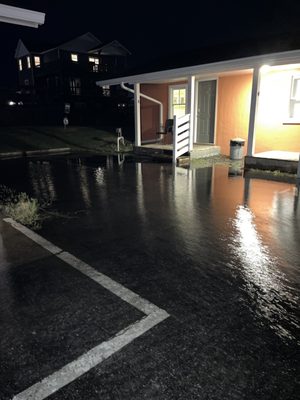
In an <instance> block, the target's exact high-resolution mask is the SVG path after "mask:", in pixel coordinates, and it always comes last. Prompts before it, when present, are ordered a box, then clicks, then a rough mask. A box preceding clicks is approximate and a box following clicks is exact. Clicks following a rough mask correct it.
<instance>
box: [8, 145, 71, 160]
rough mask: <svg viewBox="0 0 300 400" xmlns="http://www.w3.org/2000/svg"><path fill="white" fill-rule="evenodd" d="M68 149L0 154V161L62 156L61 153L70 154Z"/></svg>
mask: <svg viewBox="0 0 300 400" xmlns="http://www.w3.org/2000/svg"><path fill="white" fill-rule="evenodd" d="M70 152H71V148H70V147H61V148H57V149H45V150H29V151H12V152H6V153H0V159H1V158H2V159H5V158H18V157H34V156H39V155H47V154H53V155H54V154H62V153H70Z"/></svg>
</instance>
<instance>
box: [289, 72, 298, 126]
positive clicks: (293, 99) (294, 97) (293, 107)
mask: <svg viewBox="0 0 300 400" xmlns="http://www.w3.org/2000/svg"><path fill="white" fill-rule="evenodd" d="M289 118H292V119H297V120H300V75H295V76H293V77H292V85H291V94H290V104H289Z"/></svg>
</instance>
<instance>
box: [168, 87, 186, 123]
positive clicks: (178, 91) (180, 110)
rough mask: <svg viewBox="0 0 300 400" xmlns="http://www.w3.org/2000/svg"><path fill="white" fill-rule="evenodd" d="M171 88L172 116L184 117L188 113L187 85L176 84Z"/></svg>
mask: <svg viewBox="0 0 300 400" xmlns="http://www.w3.org/2000/svg"><path fill="white" fill-rule="evenodd" d="M170 89H171V90H170V117H171V118H173V117H174V115H176V116H177V117H182V116H183V115H185V114H186V86H174V87H171V88H170Z"/></svg>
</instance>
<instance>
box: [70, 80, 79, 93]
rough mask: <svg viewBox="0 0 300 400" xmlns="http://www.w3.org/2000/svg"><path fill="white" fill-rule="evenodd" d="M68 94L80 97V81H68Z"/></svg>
mask: <svg viewBox="0 0 300 400" xmlns="http://www.w3.org/2000/svg"><path fill="white" fill-rule="evenodd" d="M69 83H70V92H71V94H72V95H74V96H80V95H81V81H80V79H79V78H71V79H70V81H69Z"/></svg>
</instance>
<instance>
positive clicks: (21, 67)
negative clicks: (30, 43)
mask: <svg viewBox="0 0 300 400" xmlns="http://www.w3.org/2000/svg"><path fill="white" fill-rule="evenodd" d="M22 69H23V64H22V59H21V58H19V71H22Z"/></svg>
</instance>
